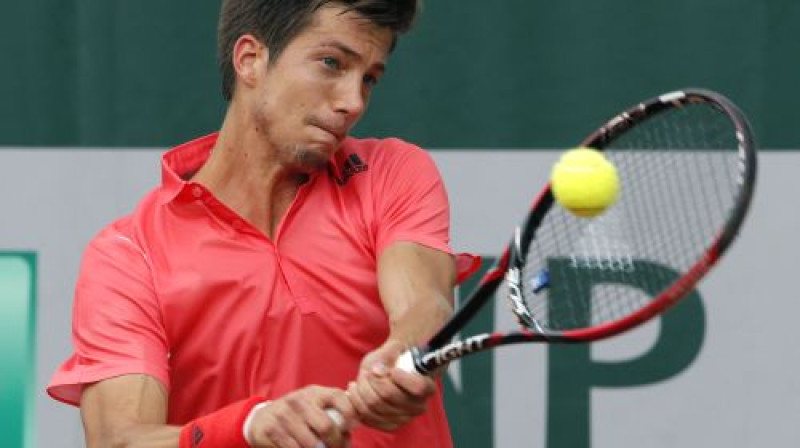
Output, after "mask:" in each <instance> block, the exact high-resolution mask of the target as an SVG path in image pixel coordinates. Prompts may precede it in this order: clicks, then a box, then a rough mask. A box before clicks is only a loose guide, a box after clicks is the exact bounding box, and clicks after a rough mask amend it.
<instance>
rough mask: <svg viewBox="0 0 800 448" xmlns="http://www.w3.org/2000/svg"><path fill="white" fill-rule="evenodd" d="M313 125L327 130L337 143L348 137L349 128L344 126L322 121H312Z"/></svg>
mask: <svg viewBox="0 0 800 448" xmlns="http://www.w3.org/2000/svg"><path fill="white" fill-rule="evenodd" d="M311 125H312V126H314V127H315V128H318V129H321V130H323V131H325V132H326V133H327V134H330V135H331V136H332V137H333V138H334V140H336V143H340V142H341V141H342V140H344V139H345V137H347V129H346V128H345V127H343V126H338V125H336V124H333V123H325V122H321V121H312V122H311Z"/></svg>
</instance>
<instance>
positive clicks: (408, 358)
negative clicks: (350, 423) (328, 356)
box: [314, 350, 422, 448]
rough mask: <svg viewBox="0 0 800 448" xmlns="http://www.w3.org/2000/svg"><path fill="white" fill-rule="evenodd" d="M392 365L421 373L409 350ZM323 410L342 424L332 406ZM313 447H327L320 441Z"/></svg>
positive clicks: (405, 370) (338, 424)
mask: <svg viewBox="0 0 800 448" xmlns="http://www.w3.org/2000/svg"><path fill="white" fill-rule="evenodd" d="M394 366H395V367H396V368H398V369H400V370H402V371H404V372H408V373H416V374H417V375H422V374H421V373H419V371H418V370H417V368H416V366H415V364H414V353H413V352H412V351H411V350H406V351H404V352H403V353H402V354H401V355H400V356H398V357H397V360H396V361H395V363H394ZM325 412H327V413H328V417H330V418H331V420H333V422H334V423H336V426H339V427H341V426H342V425H343V424H344V416H342V414H341V413H340V412H339V411H337V410H336V409H333V408H328V409H325ZM314 448H327V447H326V446H325V444H324V443H322V441H319V442H317V445H316V446H315V447H314Z"/></svg>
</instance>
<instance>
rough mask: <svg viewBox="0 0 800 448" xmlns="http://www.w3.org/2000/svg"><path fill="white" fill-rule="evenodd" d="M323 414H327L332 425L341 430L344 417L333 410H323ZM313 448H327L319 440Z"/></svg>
mask: <svg viewBox="0 0 800 448" xmlns="http://www.w3.org/2000/svg"><path fill="white" fill-rule="evenodd" d="M325 412H327V413H328V417H330V418H331V420H333V423H335V424H336V426H338V427H340V428H341V427H342V425H344V416H343V415H342V414H341V413H340V412H339V411H337V410H336V409H333V408H328V409H325ZM314 448H328V447H327V446H325V444H324V443H322V440H320V441H318V442H317V444H316V445H315V446H314Z"/></svg>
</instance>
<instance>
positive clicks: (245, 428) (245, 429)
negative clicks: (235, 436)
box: [242, 401, 271, 447]
mask: <svg viewBox="0 0 800 448" xmlns="http://www.w3.org/2000/svg"><path fill="white" fill-rule="evenodd" d="M270 403H271V401H262V402H261V403H258V404H256V405H255V406H253V408H252V409H250V412H249V413H248V414H247V417H245V419H244V424H242V435H243V436H244V440H245V442H247V444H248V445H250V446H251V447H252V446H253V436H252V434H250V429H251V428H252V426H253V419H254V418H255V416H256V412H258V411H259V410H260V409H262V408H265V407H267V405H268V404H270Z"/></svg>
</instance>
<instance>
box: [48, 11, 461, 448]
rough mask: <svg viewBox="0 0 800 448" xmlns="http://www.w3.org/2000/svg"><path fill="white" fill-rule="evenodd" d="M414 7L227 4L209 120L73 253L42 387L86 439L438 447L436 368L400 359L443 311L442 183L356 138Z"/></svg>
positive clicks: (144, 445) (126, 443)
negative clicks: (61, 345)
mask: <svg viewBox="0 0 800 448" xmlns="http://www.w3.org/2000/svg"><path fill="white" fill-rule="evenodd" d="M416 3H417V2H416V1H415V0H350V1H344V0H327V1H326V0H306V1H299V0H294V1H286V0H224V1H223V4H222V11H221V16H220V21H219V28H218V38H219V48H218V53H219V65H220V69H221V75H222V80H223V86H222V89H223V95H224V97H225V99H226V100H228V101H229V106H228V109H227V112H226V115H225V118H224V121H223V123H222V125H221V128H220V130H219V132H217V133H215V134H212V135H208V136H205V137H202V138H198V139H196V140H193V141H190V142H188V143H184V144H181V145H179V146H177V147H175V148H173V149H171V150H169V151H168V152H166V153H165V154H164V155H163V157H162V168H161V171H162V183H161V185H160V186H158V187H157V188H155V189H154V190H153V191H151V192H150V193H149V194H147V195H146V196H145V197H144V198H143V199H142V200H141V202H140V203H139V204H138V206H137V207H136V208H135V210H134V211H133V212H132V213H131V214H129V215H127V216H125V217H122V218H121V219H118V220H117V221H115V222H113V223H112V224H110V225H109V226H108V227H106V228H105V229H103V230H102V231H101V232H100V233H99V234H98V235H97V236H96V237H95V238H94V239H93V240H92V241H91V243H90V244H89V246H88V248H87V249H86V251H85V253H84V256H83V260H82V266H81V271H80V275H79V278H78V281H77V286H76V293H75V303H74V316H73V333H72V336H73V342H74V353H73V354H72V355H71V356H70V357H69V359H68V360H67V361H66V362H65V363H64V364H63V365H62V366H61V367H60V368H59V369H58V370H57V371H56V372H55V374H54V375H53V378H52V382H51V383H50V385H49V386H48V393H49V394H50V395H51V396H52V397H53V398H55V399H57V400H60V401H63V402H66V403H69V404H72V405H76V406H80V409H81V416H82V419H83V424H84V428H85V436H86V441H87V445H88V446H89V447H112V446H113V447H133V446H135V447H139V448H148V447H152V448H155V447H180V448H188V447H199V448H237V447H248V446H252V447H259V448H267V447H270V448H278V447H279V448H297V447H305V448H311V447H315V446H317V445H318V443H320V442H323V443H325V444H326V445H327V446H329V447H336V446H353V447H357V448H370V447H398V448H400V447H410V446H414V445H417V444H419V443H424V444H425V445H426V446H431V447H450V446H452V442H451V438H450V435H449V430H448V425H447V421H446V418H445V414H444V411H443V406H442V398H441V393H440V390H439V388H438V384H437V381H436V380H433V379H430V378H428V377H423V376H418V375H412V374H408V373H405V372H402V371H400V370H397V369H395V368H393V367H392V366H393V365H394V360H395V358H396V357H397V356H398V354H399V353H400V352H402V351H403V350H404V348H405V347H407V346H408V345H410V344H414V343H419V342H422V341H424V340H425V339H426V338H427V337H428V336H430V335H431V334H432V333H433V332H434V330H435V329H436V328H437V327H439V326H440V324H441V323H442V322H443V321H444V320H445V319H446V318H447V317H448V316H449V315H450V313H451V310H452V290H453V286H454V283H455V281H456V277H457V274H456V271H457V268H456V265H457V263H456V256H454V255H453V254H452V252H451V249H450V248H449V208H448V202H447V197H446V192H445V189H444V186H443V184H442V180H441V178H440V176H439V173H438V172H437V169H436V167H435V166H434V164H433V162H432V160H431V158H430V157H429V155H427V153H426V152H424V151H422V150H421V149H419V148H418V147H416V146H413V145H411V144H409V143H406V142H404V141H401V140H398V139H356V138H352V137H349V136H348V133H349V131H350V129H351V128H352V127H353V125H355V123H356V122H357V121H358V119H359V118H360V117H361V116H362V114H363V113H364V110H365V108H366V106H367V103H368V100H369V98H370V93H371V91H372V89H373V88H374V86H375V84H376V83H377V82H378V81H379V79H380V78H381V77H382V75H383V74H384V71H385V69H386V63H387V58H388V56H389V54H390V52H391V50H392V48H393V46H394V45H395V42H396V39H397V37H398V35H399V34H400V33H402V32H404V31H406V30H407V29H408V28H409V27H410V26H411V23H412V21H413V19H414V17H415V15H416V12H417V4H416ZM174 75H175V76H191V74H185V73H180V74H174ZM120 169H124V167H120ZM327 408H332V409H335V410H338V411H339V413H340V414H341V416H342V418H341V421H338V422H337V421H335V420H337V418H336V417H335V416H334V417H331V416H330V415H329V414H328V413H326V412H325V409H327Z"/></svg>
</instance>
